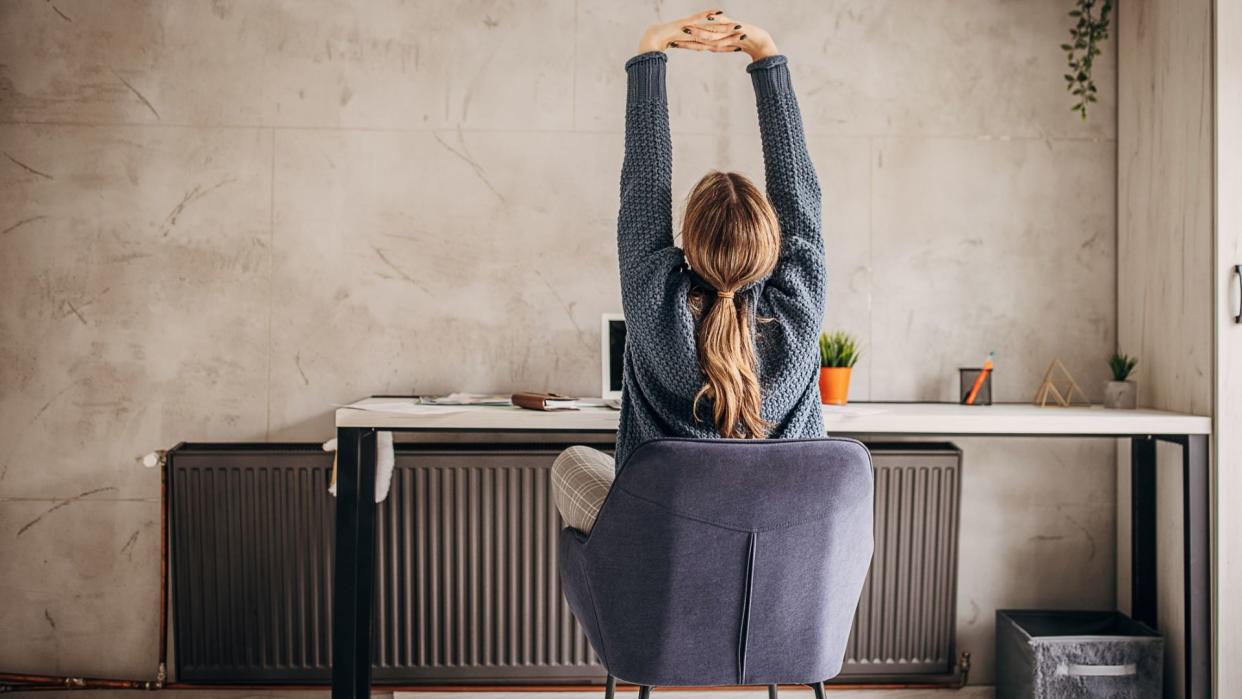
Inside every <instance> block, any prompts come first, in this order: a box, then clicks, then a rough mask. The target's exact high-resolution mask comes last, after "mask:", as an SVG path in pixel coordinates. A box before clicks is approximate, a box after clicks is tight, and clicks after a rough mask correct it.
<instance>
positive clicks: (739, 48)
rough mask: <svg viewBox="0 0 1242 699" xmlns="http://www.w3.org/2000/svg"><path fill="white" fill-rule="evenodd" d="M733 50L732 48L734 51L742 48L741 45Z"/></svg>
mask: <svg viewBox="0 0 1242 699" xmlns="http://www.w3.org/2000/svg"><path fill="white" fill-rule="evenodd" d="M733 50H734V51H741V50H742V47H741V46H739V47H737V48H735V49H733Z"/></svg>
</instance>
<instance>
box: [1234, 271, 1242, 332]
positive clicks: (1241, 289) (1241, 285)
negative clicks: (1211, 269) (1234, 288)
mask: <svg viewBox="0 0 1242 699" xmlns="http://www.w3.org/2000/svg"><path fill="white" fill-rule="evenodd" d="M1233 278H1234V279H1236V280H1238V305H1237V306H1235V308H1237V309H1238V312H1237V313H1235V314H1234V315H1233V322H1234V323H1242V265H1234V266H1233Z"/></svg>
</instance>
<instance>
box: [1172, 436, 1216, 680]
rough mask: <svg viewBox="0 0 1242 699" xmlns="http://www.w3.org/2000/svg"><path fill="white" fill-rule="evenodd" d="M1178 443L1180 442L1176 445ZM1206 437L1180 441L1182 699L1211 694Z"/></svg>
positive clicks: (1208, 512)
mask: <svg viewBox="0 0 1242 699" xmlns="http://www.w3.org/2000/svg"><path fill="white" fill-rule="evenodd" d="M1179 441H1180V440H1179ZM1209 460H1210V457H1209V456H1208V438H1207V436H1206V435H1187V436H1186V437H1185V441H1184V442H1182V517H1183V520H1182V537H1183V538H1182V545H1183V549H1184V553H1185V576H1186V577H1185V586H1186V600H1185V603H1186V608H1185V614H1186V697H1187V698H1188V699H1204V698H1206V697H1210V696H1211V695H1212V570H1211V555H1212V554H1211V550H1210V549H1209V548H1208V547H1209V545H1210V541H1209V533H1210V531H1211V529H1210V527H1211V522H1210V520H1209V517H1210V516H1211V502H1210V501H1209V497H1210V494H1209V489H1208V479H1209V477H1210V472H1209V468H1210V466H1209Z"/></svg>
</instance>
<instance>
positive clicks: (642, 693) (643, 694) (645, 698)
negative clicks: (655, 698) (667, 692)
mask: <svg viewBox="0 0 1242 699" xmlns="http://www.w3.org/2000/svg"><path fill="white" fill-rule="evenodd" d="M651 689H652V688H651V687H639V688H638V699H651Z"/></svg>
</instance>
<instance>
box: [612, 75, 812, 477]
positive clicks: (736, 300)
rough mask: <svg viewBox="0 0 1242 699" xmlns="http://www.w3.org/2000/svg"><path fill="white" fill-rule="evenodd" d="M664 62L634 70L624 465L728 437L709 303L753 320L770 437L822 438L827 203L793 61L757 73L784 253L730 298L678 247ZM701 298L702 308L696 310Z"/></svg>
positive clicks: (625, 178)
mask: <svg viewBox="0 0 1242 699" xmlns="http://www.w3.org/2000/svg"><path fill="white" fill-rule="evenodd" d="M666 61H667V58H666V56H665V54H664V53H663V52H658V51H656V52H649V53H643V54H640V55H638V56H635V57H634V58H632V59H630V60H629V61H628V62H627V63H626V70H627V72H628V74H629V89H628V95H627V107H626V150H625V163H624V165H623V167H622V175H621V209H620V213H619V215H618V221H617V244H618V258H619V261H620V273H621V294H622V304H623V308H624V311H625V317H626V325H627V336H626V351H625V370H624V372H625V373H624V396H623V400H622V407H621V423H620V428H619V432H618V437H617V452H616V462H617V465H618V468H620V467H622V466H623V465H624V463H625V460H626V458H628V456H629V454H630V453H632V452H633V450H634V449H635V448H636V447H637V446H638V445H640V444H642V443H643V442H646V441H649V440H651V439H657V438H660V437H699V438H711V437H719V436H721V433H722V430H720V429H719V428H718V426H717V424H716V422H715V421H713V419H712V415H713V410H712V409H711V407H710V406H709V405H707V404H708V403H710V398H702V397H701V394H702V392H703V389H704V385H705V383H704V382H705V374H704V367H703V356H702V346H701V345H702V342H701V340H702V338H701V337H700V330H701V327H700V326H701V323H702V322H703V317H704V314H705V313H706V312H707V309H709V308H710V307H711V304H733V305H734V307H735V308H736V310H737V312H738V313H740V314H743V316H744V317H745V323H744V326H743V327H745V328H746V330H747V331H748V332H749V333H750V334H751V335H752V337H753V340H752V342H753V351H754V355H753V365H754V373H755V375H756V376H757V380H758V391H759V402H760V407H759V415H760V417H761V418H762V420H763V421H764V422H765V423H766V428H767V429H766V430H765V436H767V437H769V438H775V439H784V438H806V437H819V436H823V433H824V429H823V421H822V418H821V416H820V412H819V394H818V390H817V387H816V380H815V379H816V372H817V370H818V366H819V363H818V359H817V356H816V344H815V340H816V337H817V336H818V334H819V328H820V324H821V321H822V318H823V310H824V288H825V281H826V275H825V271H824V248H823V240H822V237H821V225H820V201H821V197H820V190H819V183H818V180H817V178H816V175H815V170H814V167H813V166H812V164H811V161H810V157H809V154H808V152H807V148H806V141H805V136H804V134H803V128H802V121H801V116H800V114H799V112H798V105H797V100H796V98H795V96H794V93H793V88H792V85H791V83H790V79H789V71H788V67H787V65H786V59H785V57H784V56H780V55H774V56H770V57H766V58H762V59H760V60H757V61H755V62H754V63H751V64H750V65H749V66H748V67H747V71H748V72H749V73H750V74H751V77H752V81H753V83H754V87H755V95H756V102H757V105H758V112H759V126H760V133H761V135H762V139H763V151H764V164H765V177H766V181H767V192H768V200H769V201H770V202H771V207H772V209H774V210H775V214H776V217H777V219H778V220H779V224H780V248H779V258H778V259H777V260H776V263H775V266H774V268H773V269H772V271H771V274H770V275H769V276H767V277H766V278H764V279H759V280H756V281H754V282H752V283H749V284H746V285H745V286H743V287H741V288H739V289H737V290H736V291H732V292H724V293H722V294H720V295H718V290H717V289H714V288H712V286H711V285H710V284H708V283H707V282H705V281H704V280H703V279H702V278H701V277H700V275H698V274H695V273H694V272H692V271H691V270H690V269H689V268H688V267H687V265H686V257H687V255H686V254H684V253H683V251H682V250H681V249H680V248H678V247H676V246H675V245H674V244H673V234H672V201H671V178H672V144H671V138H670V135H669V127H668V104H667V97H666V92H665V67H666ZM715 174H716V175H719V173H715ZM709 177H710V176H709ZM730 177H734V176H730ZM692 197H693V195H692ZM692 294H693V295H694V296H695V298H696V299H701V303H702V304H704V305H705V307H704V308H699V309H696V308H695V306H697V305H699V304H697V303H692V302H691V297H692ZM727 368H728V367H726V369H727Z"/></svg>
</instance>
